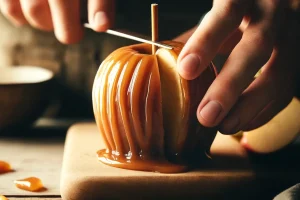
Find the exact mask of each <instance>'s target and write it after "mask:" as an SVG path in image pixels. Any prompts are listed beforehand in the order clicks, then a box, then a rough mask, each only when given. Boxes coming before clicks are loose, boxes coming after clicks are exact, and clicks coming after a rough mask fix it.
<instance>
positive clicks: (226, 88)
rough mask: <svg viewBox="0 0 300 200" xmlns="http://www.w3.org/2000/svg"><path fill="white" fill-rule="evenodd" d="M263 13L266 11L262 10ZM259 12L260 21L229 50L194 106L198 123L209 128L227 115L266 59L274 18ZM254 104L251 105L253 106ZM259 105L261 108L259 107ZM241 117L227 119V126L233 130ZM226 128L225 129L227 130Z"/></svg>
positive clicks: (271, 39) (268, 53) (268, 52)
mask: <svg viewBox="0 0 300 200" xmlns="http://www.w3.org/2000/svg"><path fill="white" fill-rule="evenodd" d="M264 11H266V10H264ZM267 11H268V13H263V16H264V18H262V19H261V20H257V19H256V20H255V21H251V22H250V24H249V25H248V27H247V29H246V30H245V32H244V34H243V38H242V40H241V41H240V42H239V44H238V45H237V46H236V47H235V48H234V49H233V51H232V53H231V55H230V56H229V58H228V59H227V61H226V63H225V65H224V66H223V69H222V71H221V72H220V74H219V75H218V77H217V78H216V79H215V81H214V82H213V83H212V85H211V86H210V88H209V90H208V91H207V93H206V95H205V96H204V98H203V100H202V102H201V103H200V105H199V107H198V113H197V116H198V120H199V122H200V123H201V124H203V125H204V126H207V127H213V126H217V125H219V124H220V122H221V121H222V120H223V119H224V118H225V116H226V115H227V114H228V113H229V111H230V110H231V108H232V107H233V105H235V104H236V102H237V101H238V99H239V98H240V96H241V94H242V93H243V91H244V90H245V89H246V88H247V87H248V86H249V85H250V84H251V82H252V81H253V77H254V75H255V74H256V72H257V71H258V70H259V69H260V68H261V67H262V66H263V65H264V64H265V63H266V62H267V61H268V60H269V58H270V56H271V53H272V51H273V45H274V38H275V35H276V32H274V31H273V30H275V27H274V26H276V25H277V23H276V22H277V21H276V20H273V21H270V19H276V18H273V17H271V16H268V15H267V14H269V13H272V12H270V11H269V10H267ZM255 103H256V101H254V102H253V104H255ZM260 106H263V105H260ZM240 120H241V116H236V115H235V116H234V117H232V118H231V119H230V123H229V122H227V123H229V124H230V125H227V126H229V127H236V126H238V125H239V124H240V123H241V122H240ZM228 129H229V128H228Z"/></svg>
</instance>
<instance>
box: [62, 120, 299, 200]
mask: <svg viewBox="0 0 300 200" xmlns="http://www.w3.org/2000/svg"><path fill="white" fill-rule="evenodd" d="M103 148H105V147H104V145H103V143H102V142H101V137H100V133H99V132H98V129H97V126H96V125H95V124H94V123H79V124H75V125H73V126H72V127H70V129H69V131H68V134H67V138H66V142H65V150H64V157H63V165H62V172H61V195H62V198H63V199H64V200H98V199H105V200H107V199H122V200H123V199H272V198H273V197H275V196H276V194H278V193H280V192H281V191H282V190H284V189H286V188H288V187H290V186H292V185H294V184H296V183H297V182H300V163H299V162H298V160H299V159H300V145H299V144H298V143H297V144H293V145H290V146H289V147H287V148H286V149H284V150H282V151H280V152H278V153H275V154H272V155H264V156H258V155H254V154H250V153H248V152H247V151H246V150H245V149H243V148H242V147H241V146H240V144H239V142H238V140H237V139H236V138H234V137H232V136H226V135H222V134H219V133H218V134H217V137H216V139H215V141H214V143H213V145H212V148H211V152H212V160H210V161H209V162H207V163H204V164H203V166H201V168H199V169H195V170H192V171H189V172H185V173H179V174H160V173H154V172H141V171H133V170H126V169H119V168H114V167H110V166H107V165H104V164H102V163H101V162H99V161H98V160H97V157H96V152H97V151H98V150H99V149H103Z"/></svg>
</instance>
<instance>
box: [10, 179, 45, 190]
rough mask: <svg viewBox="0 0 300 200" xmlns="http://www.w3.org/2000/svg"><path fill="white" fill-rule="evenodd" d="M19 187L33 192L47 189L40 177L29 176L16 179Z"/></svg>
mask: <svg viewBox="0 0 300 200" xmlns="http://www.w3.org/2000/svg"><path fill="white" fill-rule="evenodd" d="M14 183H15V185H16V186H17V188H19V189H22V190H26V191H31V192H38V191H42V190H45V189H46V188H44V185H43V183H42V181H41V180H40V179H39V178H36V177H29V178H25V179H21V180H16V181H14Z"/></svg>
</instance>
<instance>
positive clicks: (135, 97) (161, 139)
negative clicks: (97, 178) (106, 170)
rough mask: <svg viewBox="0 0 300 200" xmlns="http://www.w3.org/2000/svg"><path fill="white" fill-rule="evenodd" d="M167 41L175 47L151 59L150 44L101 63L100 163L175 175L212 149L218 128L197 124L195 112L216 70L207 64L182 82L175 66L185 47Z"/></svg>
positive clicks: (96, 99)
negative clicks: (204, 68)
mask: <svg viewBox="0 0 300 200" xmlns="http://www.w3.org/2000/svg"><path fill="white" fill-rule="evenodd" d="M166 43H167V44H170V45H172V46H173V47H175V48H174V49H173V50H165V49H159V50H158V51H157V53H156V54H155V55H151V45H148V44H138V45H132V46H128V47H123V48H120V49H117V50H116V51H114V52H113V53H111V54H110V55H109V56H108V57H107V58H106V59H105V60H104V61H103V62H102V64H101V65H100V68H99V69H98V72H97V74H96V77H95V80H94V86H93V109H94V114H95V119H96V123H97V125H98V127H99V130H100V133H101V136H102V139H103V141H104V143H105V145H106V147H107V148H106V149H104V150H100V151H98V158H99V160H100V161H101V162H103V163H105V164H108V165H111V166H114V167H120V168H126V169H134V170H144V171H158V172H162V173H176V172H182V171H185V170H186V169H187V167H186V166H185V164H186V161H188V162H189V160H191V158H190V157H192V160H195V158H194V156H195V155H201V154H202V155H205V152H208V151H209V148H210V145H211V143H212V141H213V139H214V137H215V134H216V130H215V129H208V128H204V127H203V126H201V125H200V124H199V123H198V120H197V117H196V109H197V106H198V104H199V102H200V100H201V99H202V98H203V96H204V94H205V92H206V90H207V89H208V87H209V85H210V84H211V82H212V81H213V80H214V78H215V76H216V72H215V71H214V68H213V66H209V67H208V68H207V69H206V70H205V71H204V72H203V73H202V75H201V76H200V77H199V78H197V79H195V80H193V81H187V80H183V79H182V78H181V77H180V76H179V74H178V73H177V72H176V71H175V67H174V66H176V61H177V56H178V54H179V53H180V50H181V48H182V46H183V45H182V44H181V43H177V42H166ZM196 160H197V159H196ZM170 161H171V162H170ZM174 162H178V163H176V164H174Z"/></svg>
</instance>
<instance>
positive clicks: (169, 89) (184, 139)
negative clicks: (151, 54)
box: [156, 41, 217, 161]
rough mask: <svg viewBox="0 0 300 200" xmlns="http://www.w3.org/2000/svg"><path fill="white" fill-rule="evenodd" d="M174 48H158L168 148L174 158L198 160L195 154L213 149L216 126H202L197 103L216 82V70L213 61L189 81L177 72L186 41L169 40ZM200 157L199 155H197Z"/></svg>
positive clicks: (168, 152) (169, 155) (166, 147)
mask: <svg viewBox="0 0 300 200" xmlns="http://www.w3.org/2000/svg"><path fill="white" fill-rule="evenodd" d="M167 44H170V45H171V46H173V47H177V48H174V49H173V50H172V51H170V50H167V49H164V48H160V49H159V50H158V51H157V52H156V56H157V62H158V68H159V73H160V81H161V92H162V109H163V112H162V113H163V125H164V132H165V152H166V154H167V156H168V158H169V159H170V160H173V161H174V160H176V161H178V160H181V159H183V160H189V161H191V160H195V155H204V154H203V153H204V151H205V152H207V153H208V152H209V149H210V146H211V144H212V142H213V139H214V137H215V135H216V132H217V129H216V128H207V127H204V126H202V125H201V124H200V123H199V122H198V120H197V116H196V110H197V107H198V105H199V103H200V101H201V100H202V98H203V96H204V95H205V93H206V91H207V89H208V88H209V86H210V84H211V83H212V82H213V80H214V78H215V76H216V72H215V71H214V67H213V66H212V64H211V65H209V66H208V67H207V68H206V70H204V72H203V73H202V74H201V75H200V76H199V77H198V78H196V79H194V80H191V81H188V80H185V79H183V78H181V76H180V75H179V74H178V72H177V69H176V68H177V58H178V55H179V53H180V50H181V47H182V44H181V43H176V42H170V41H169V42H167ZM196 160H197V159H196Z"/></svg>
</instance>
